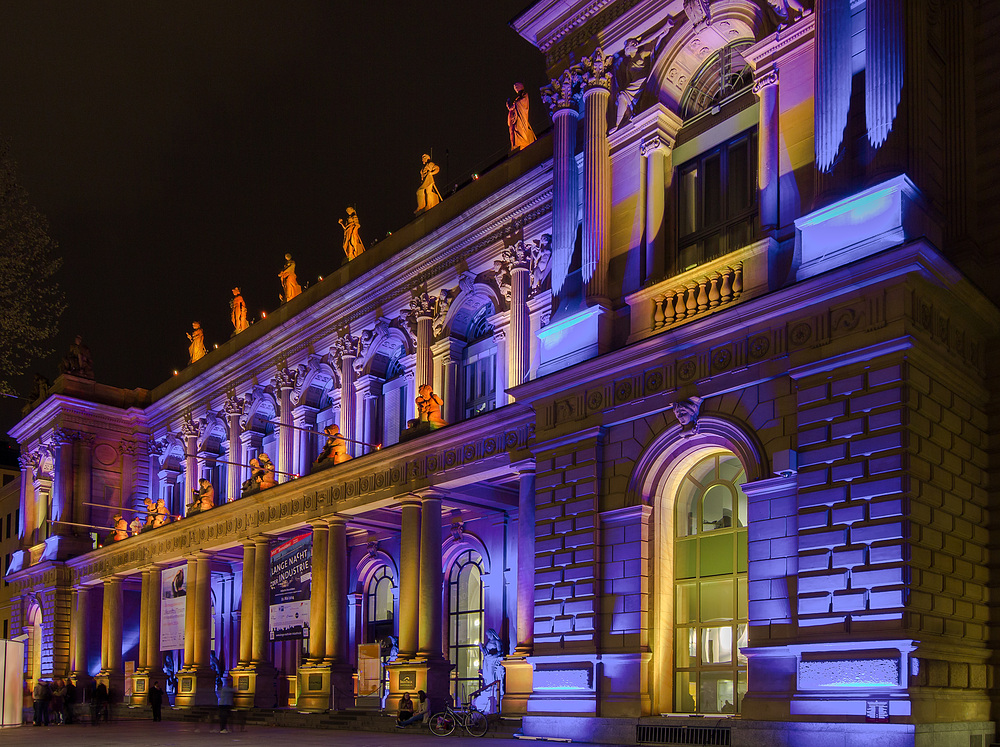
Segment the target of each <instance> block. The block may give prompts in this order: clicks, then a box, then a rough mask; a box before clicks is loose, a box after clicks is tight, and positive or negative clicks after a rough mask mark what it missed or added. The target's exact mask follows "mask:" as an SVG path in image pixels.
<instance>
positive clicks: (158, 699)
mask: <svg viewBox="0 0 1000 747" xmlns="http://www.w3.org/2000/svg"><path fill="white" fill-rule="evenodd" d="M149 706H150V708H152V709H153V721H162V720H163V718H162V717H161V708H162V707H163V690H161V689H160V683H159V682H153V687H152V688H151V689H150V691H149Z"/></svg>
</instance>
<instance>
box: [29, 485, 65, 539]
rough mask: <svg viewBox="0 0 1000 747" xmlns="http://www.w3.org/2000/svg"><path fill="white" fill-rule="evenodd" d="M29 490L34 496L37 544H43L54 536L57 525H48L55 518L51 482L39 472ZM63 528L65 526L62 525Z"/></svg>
mask: <svg viewBox="0 0 1000 747" xmlns="http://www.w3.org/2000/svg"><path fill="white" fill-rule="evenodd" d="M31 489H32V490H33V491H34V494H35V516H36V521H37V523H38V536H37V540H36V541H37V542H44V541H45V540H46V539H48V538H49V536H51V535H52V534H56V533H57V532H55V528H56V527H57V526H59V525H58V524H51V523H49V522H50V520H52V519H54V518H55V515H54V514H53V509H54V508H55V506H53V505H52V503H53V500H52V480H50V479H49V478H48V477H46V476H45V475H44V474H43V473H41V472H36V473H35V478H34V479H33V480H32V481H31ZM63 526H65V525H63Z"/></svg>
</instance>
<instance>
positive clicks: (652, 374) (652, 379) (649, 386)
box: [645, 371, 663, 394]
mask: <svg viewBox="0 0 1000 747" xmlns="http://www.w3.org/2000/svg"><path fill="white" fill-rule="evenodd" d="M645 387H646V393H647V394H652V393H653V392H658V391H660V389H662V388H663V372H662V371H647V372H646V379H645Z"/></svg>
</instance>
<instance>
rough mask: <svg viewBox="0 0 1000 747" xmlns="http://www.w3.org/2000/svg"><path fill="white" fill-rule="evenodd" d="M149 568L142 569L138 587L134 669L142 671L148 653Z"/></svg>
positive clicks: (144, 668)
mask: <svg viewBox="0 0 1000 747" xmlns="http://www.w3.org/2000/svg"><path fill="white" fill-rule="evenodd" d="M148 621H149V569H145V570H143V571H142V582H141V585H140V587H139V647H138V651H137V652H136V657H135V658H136V662H135V666H136V671H137V672H144V671H145V670H146V667H147V666H148V663H147V657H148V655H149V640H148V639H149V627H148Z"/></svg>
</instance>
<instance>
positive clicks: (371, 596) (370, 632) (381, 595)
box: [365, 565, 396, 643]
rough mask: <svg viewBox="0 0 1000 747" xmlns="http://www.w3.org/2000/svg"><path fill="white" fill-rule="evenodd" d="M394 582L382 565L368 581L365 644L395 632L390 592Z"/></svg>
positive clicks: (393, 604)
mask: <svg viewBox="0 0 1000 747" xmlns="http://www.w3.org/2000/svg"><path fill="white" fill-rule="evenodd" d="M394 588H396V581H395V579H394V578H393V576H392V571H390V570H389V567H388V566H385V565H383V566H382V567H381V568H379V569H378V570H377V571H375V574H374V575H373V576H372V577H371V578H370V579H369V580H368V593H367V598H366V599H365V606H366V607H367V608H368V625H367V626H365V643H378V642H379V641H381V640H382V639H384V638H388V637H389V636H391V635H393V634H394V633H395V630H396V622H395V602H394V598H393V593H392V590H393V589H394Z"/></svg>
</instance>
